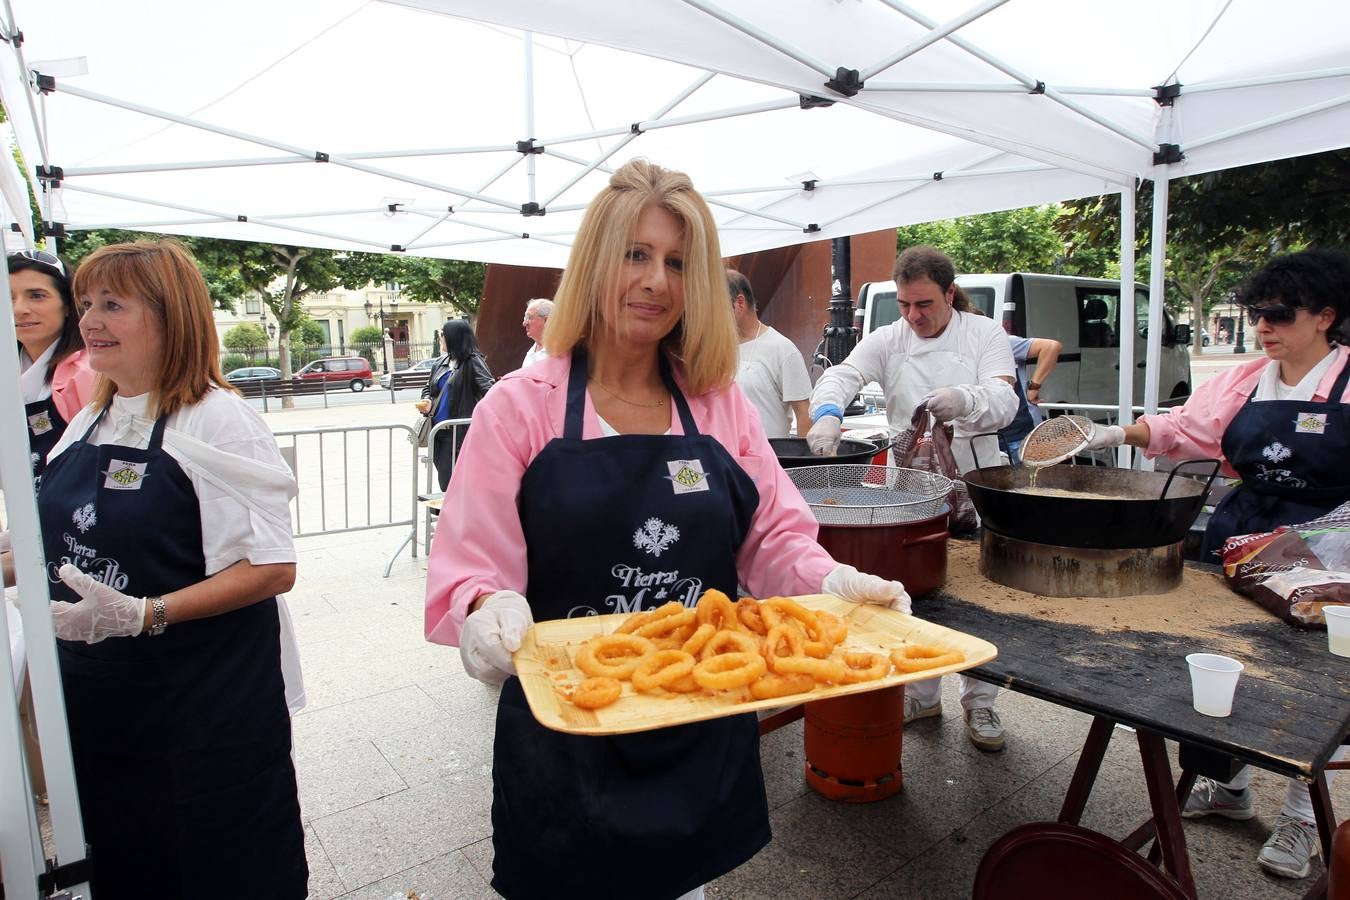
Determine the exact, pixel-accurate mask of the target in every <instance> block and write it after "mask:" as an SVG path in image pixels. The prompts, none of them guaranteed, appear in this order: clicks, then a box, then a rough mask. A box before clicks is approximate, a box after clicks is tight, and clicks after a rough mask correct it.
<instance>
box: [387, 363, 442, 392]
mask: <svg viewBox="0 0 1350 900" xmlns="http://www.w3.org/2000/svg"><path fill="white" fill-rule="evenodd" d="M436 359H437V357H434V356H433V357H432V358H431V359H424V360H422V361H421V362H419V363H416V364H415V365H411V366H409V367H408V368H406V369H399V370H398V371H397V372H392V373H391V372H385V373H384V374H383V375H381V376H380V387H382V388H383V389H384V390H386V391H387V390H389V385H390V384H392V383H395V379H397V384H398V386H399V387H411V386H412V385H410V384H408V382H409V381H413V380H415V379H421V381H420V382H419V383H418V385H417V386H418V387H420V386H421V384H422V382H425V381H426V380H427V378H428V377H430V374H431V369H432V367H433V366H435V365H436Z"/></svg>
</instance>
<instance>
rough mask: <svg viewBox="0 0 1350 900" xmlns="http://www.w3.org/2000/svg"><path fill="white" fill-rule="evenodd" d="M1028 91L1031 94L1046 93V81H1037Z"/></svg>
mask: <svg viewBox="0 0 1350 900" xmlns="http://www.w3.org/2000/svg"><path fill="white" fill-rule="evenodd" d="M1027 93H1029V94H1044V93H1045V82H1044V81H1037V82H1036V85H1035V87H1033V88H1031V90H1029V91H1027Z"/></svg>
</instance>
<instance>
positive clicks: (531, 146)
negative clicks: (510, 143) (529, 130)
mask: <svg viewBox="0 0 1350 900" xmlns="http://www.w3.org/2000/svg"><path fill="white" fill-rule="evenodd" d="M516 152H517V153H519V154H521V155H522V156H529V155H530V154H532V153H543V152H544V145H543V144H536V143H535V142H534V138H530V139H529V140H528V141H516Z"/></svg>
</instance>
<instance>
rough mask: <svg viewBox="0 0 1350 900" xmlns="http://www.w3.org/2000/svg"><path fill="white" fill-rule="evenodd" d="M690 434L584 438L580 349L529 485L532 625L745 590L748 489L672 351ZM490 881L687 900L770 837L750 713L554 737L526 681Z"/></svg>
mask: <svg viewBox="0 0 1350 900" xmlns="http://www.w3.org/2000/svg"><path fill="white" fill-rule="evenodd" d="M661 375H662V378H663V380H664V381H665V384H666V387H667V389H668V390H669V391H670V395H671V398H672V400H673V401H674V403H675V406H676V408H677V410H678V412H679V416H680V422H681V424H682V426H683V428H684V434H683V435H619V436H616V437H609V438H600V439H596V440H582V438H581V435H582V413H583V410H584V409H585V400H586V356H585V353H584V351H582V350H580V349H578V350H577V351H576V352H575V353H574V354H573V357H572V370H571V376H570V380H569V382H568V387H567V418H566V424H565V427H564V434H563V437H562V438H556V439H554V440H552V441H550V442H549V443H548V445H547V446H545V447H544V449H543V450H542V451H540V453H539V455H538V456H537V457H535V459H534V461H533V462H532V463H531V464H530V466H529V468H528V469H526V471H525V475H524V477H523V479H522V480H521V491H520V501H519V505H520V519H521V525H522V526H523V528H524V533H525V542H526V546H527V547H528V553H527V559H528V563H529V585H528V588H527V590H526V597H528V598H529V601H530V608H531V611H532V612H533V614H534V618H535V620H536V621H543V620H545V619H561V618H568V617H572V616H593V615H605V614H609V613H627V612H636V611H637V610H640V609H651V608H654V607H657V606H660V605H661V604H663V603H666V602H669V601H670V600H679V601H681V602H682V603H684V604H685V605H686V606H693V605H694V604H695V603H696V602H697V601H698V598H699V596H700V595H701V594H702V593H703V591H704V590H705V589H707V588H718V589H720V590H722V591H725V592H726V593H727V594H728V595H729V596H735V591H736V552H737V550H738V549H739V548H740V546H741V543H742V542H743V541H744V539H745V535H746V533H747V532H748V530H749V528H750V520H751V517H752V516H753V515H754V513H755V510H756V509H757V508H758V506H759V491H758V490H757V489H756V487H755V483H754V481H753V480H752V479H751V478H750V476H749V475H747V474H746V473H745V471H744V470H743V469H741V467H740V466H738V465H737V464H736V462H735V460H734V459H733V458H732V456H731V455H730V454H729V453H727V451H726V450H725V449H724V448H723V447H722V445H721V444H720V443H718V442H717V441H716V440H714V439H713V438H711V437H709V436H707V435H702V434H700V433H699V431H698V427H697V426H696V425H695V423H694V417H693V416H692V415H691V414H690V412H689V405H688V403H687V402H686V401H685V398H684V395H683V394H682V393H680V390H679V388H678V387H677V386H676V384H675V381H674V379H673V378H672V377H671V375H670V371H669V368H668V365H667V364H666V362H665V359H664V357H663V358H662V361H661ZM492 774H493V803H492V825H493V845H494V847H495V850H496V856H495V859H494V860H493V879H492V886H493V887H494V888H495V889H496V890H497V891H498V892H500V893H501V894H502V895H503V896H505V897H508V898H512V900H514V898H529V897H549V898H560V900H561V898H573V897H576V898H580V897H588V898H595V900H606V898H632V897H644V898H653V900H660V898H672V897H678V896H680V895H681V894H684V893H686V892H688V891H691V890H693V889H694V888H696V887H698V886H699V885H701V884H703V883H705V882H707V881H709V880H711V879H713V878H716V877H717V876H719V875H722V874H724V873H726V872H729V871H730V870H732V869H734V868H735V867H736V866H739V865H740V864H741V863H743V862H745V861H746V860H748V859H749V858H750V857H752V856H754V855H755V854H756V853H757V852H759V850H760V849H761V848H763V847H764V845H765V844H767V843H768V842H769V838H770V832H769V819H768V804H767V800H766V798H765V794H764V777H763V773H762V771H761V769H760V761H759V727H758V723H757V721H756V717H755V716H754V715H741V716H735V717H730V718H725V719H717V720H714V721H712V722H705V723H699V724H694V725H682V726H678V727H674V728H665V729H661V730H658V731H650V732H645V733H641V734H634V735H621V736H616V737H581V736H577V735H568V734H561V733H559V732H556V731H550V730H548V729H546V728H544V727H543V726H541V725H540V724H539V723H538V722H536V721H535V719H534V716H532V715H531V714H530V711H529V708H528V706H527V705H526V702H525V698H524V695H523V694H522V692H521V689H520V681H519V679H516V678H511V679H509V680H508V681H507V682H506V684H505V685H504V686H503V687H502V696H501V701H500V702H499V703H498V706H497V736H496V742H495V746H494V750H493V764H492Z"/></svg>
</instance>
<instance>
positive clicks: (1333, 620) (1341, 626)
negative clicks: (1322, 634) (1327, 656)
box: [1322, 606, 1350, 656]
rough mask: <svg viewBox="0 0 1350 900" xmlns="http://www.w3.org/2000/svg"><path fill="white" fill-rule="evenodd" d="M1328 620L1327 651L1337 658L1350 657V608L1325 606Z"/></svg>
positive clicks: (1324, 612)
mask: <svg viewBox="0 0 1350 900" xmlns="http://www.w3.org/2000/svg"><path fill="white" fill-rule="evenodd" d="M1322 615H1324V616H1326V619H1327V649H1328V650H1330V651H1331V652H1332V653H1334V654H1336V655H1337V656H1350V606H1324V607H1322Z"/></svg>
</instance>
